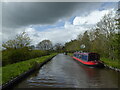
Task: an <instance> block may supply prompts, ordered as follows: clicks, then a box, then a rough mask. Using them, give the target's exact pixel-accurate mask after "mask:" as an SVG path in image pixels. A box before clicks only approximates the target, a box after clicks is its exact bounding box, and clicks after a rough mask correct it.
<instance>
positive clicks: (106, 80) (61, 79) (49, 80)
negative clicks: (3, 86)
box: [15, 54, 118, 88]
mask: <svg viewBox="0 0 120 90" xmlns="http://www.w3.org/2000/svg"><path fill="white" fill-rule="evenodd" d="M44 87H45V88H118V72H116V71H113V70H110V69H107V68H92V67H88V66H84V65H82V64H80V63H78V62H76V61H75V60H73V59H72V58H71V57H70V56H67V55H64V54H59V55H57V56H55V57H54V58H53V59H52V60H51V61H50V62H48V63H47V64H46V65H44V66H43V67H42V68H41V69H40V70H39V71H36V72H35V73H33V74H32V75H30V76H29V77H27V78H26V79H24V80H23V81H22V82H20V83H19V84H18V85H16V87H15V88H44Z"/></svg>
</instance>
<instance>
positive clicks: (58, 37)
mask: <svg viewBox="0 0 120 90" xmlns="http://www.w3.org/2000/svg"><path fill="white" fill-rule="evenodd" d="M109 11H110V10H103V11H93V12H91V13H90V14H89V15H87V16H84V17H83V16H76V17H75V19H74V20H73V23H70V22H65V25H64V26H62V27H57V28H52V29H51V28H50V29H47V30H43V31H38V30H36V29H34V28H30V27H26V29H22V30H21V28H19V29H17V30H16V33H18V32H23V31H25V32H27V34H28V35H29V36H30V38H31V39H32V44H33V45H36V44H38V43H39V42H41V41H42V40H45V39H49V40H51V41H52V43H53V44H55V43H62V44H64V43H65V42H68V41H70V40H73V39H76V38H77V35H79V34H80V33H84V31H85V30H87V29H88V28H89V26H93V25H95V24H96V23H97V22H99V21H100V19H101V18H102V16H104V15H105V14H107V13H108V12H109ZM10 31H11V30H10ZM6 32H7V31H6ZM4 33H5V32H4ZM16 33H14V35H15V34H16ZM9 34H10V33H9ZM12 34H13V33H12ZM12 34H11V35H8V33H7V34H6V33H5V34H4V37H6V36H12ZM14 35H13V36H14Z"/></svg>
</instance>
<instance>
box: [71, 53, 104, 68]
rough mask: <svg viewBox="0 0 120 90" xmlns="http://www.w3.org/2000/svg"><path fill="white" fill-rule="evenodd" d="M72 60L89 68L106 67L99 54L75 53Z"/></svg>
mask: <svg viewBox="0 0 120 90" xmlns="http://www.w3.org/2000/svg"><path fill="white" fill-rule="evenodd" d="M72 58H73V59H75V60H77V61H79V62H80V63H82V64H84V65H87V66H95V67H104V65H103V62H102V61H100V55H99V54H98V53H92V52H90V53H80V52H75V53H74V55H73V57H72Z"/></svg>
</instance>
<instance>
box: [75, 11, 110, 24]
mask: <svg viewBox="0 0 120 90" xmlns="http://www.w3.org/2000/svg"><path fill="white" fill-rule="evenodd" d="M109 11H110V10H103V11H93V12H92V13H90V14H89V15H87V16H82V17H81V16H78V17H75V19H74V21H73V25H84V24H86V25H94V24H96V23H97V22H99V21H100V19H101V18H102V17H103V16H104V15H105V14H107V13H108V12H109Z"/></svg>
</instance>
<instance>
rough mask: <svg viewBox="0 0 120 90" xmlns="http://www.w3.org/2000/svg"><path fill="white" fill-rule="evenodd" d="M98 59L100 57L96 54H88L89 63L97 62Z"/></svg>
mask: <svg viewBox="0 0 120 90" xmlns="http://www.w3.org/2000/svg"><path fill="white" fill-rule="evenodd" d="M99 59H100V55H99V54H96V53H91V54H89V61H94V60H96V61H98V60H99Z"/></svg>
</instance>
